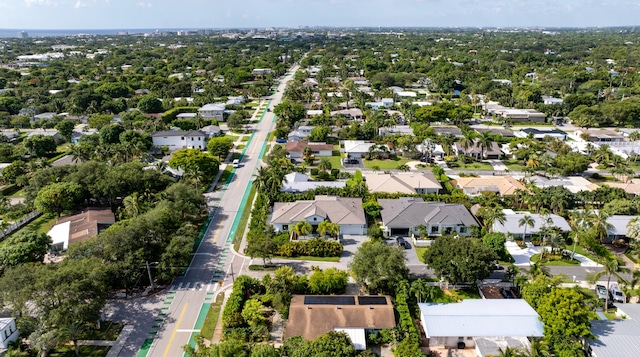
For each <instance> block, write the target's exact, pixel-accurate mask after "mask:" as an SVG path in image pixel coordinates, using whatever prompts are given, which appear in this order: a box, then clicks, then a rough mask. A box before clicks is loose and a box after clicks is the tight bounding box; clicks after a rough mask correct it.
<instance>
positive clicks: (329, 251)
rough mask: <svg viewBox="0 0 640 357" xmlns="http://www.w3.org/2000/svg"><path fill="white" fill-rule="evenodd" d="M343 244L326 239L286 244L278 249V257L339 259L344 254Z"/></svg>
mask: <svg viewBox="0 0 640 357" xmlns="http://www.w3.org/2000/svg"><path fill="white" fill-rule="evenodd" d="M342 250H343V247H342V244H340V242H337V241H332V240H326V239H320V238H316V239H312V240H306V241H295V242H286V243H284V244H282V245H281V246H280V247H278V255H281V256H283V257H299V256H310V257H337V256H339V255H340V254H342Z"/></svg>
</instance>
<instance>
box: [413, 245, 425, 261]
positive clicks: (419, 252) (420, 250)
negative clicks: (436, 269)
mask: <svg viewBox="0 0 640 357" xmlns="http://www.w3.org/2000/svg"><path fill="white" fill-rule="evenodd" d="M414 249H415V250H416V254H417V255H418V259H420V261H421V262H423V263H424V259H422V256H423V255H424V252H426V251H427V249H429V248H427V247H414Z"/></svg>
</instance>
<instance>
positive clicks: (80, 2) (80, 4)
mask: <svg viewBox="0 0 640 357" xmlns="http://www.w3.org/2000/svg"><path fill="white" fill-rule="evenodd" d="M73 7H74V8H76V9H79V8H82V7H89V4H88V3H86V2H82V1H80V0H78V1H76V4H75V5H73Z"/></svg>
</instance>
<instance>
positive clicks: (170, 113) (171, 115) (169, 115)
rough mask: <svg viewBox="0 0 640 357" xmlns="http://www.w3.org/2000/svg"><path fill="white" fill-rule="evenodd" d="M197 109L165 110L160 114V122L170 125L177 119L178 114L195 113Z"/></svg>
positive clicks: (179, 108) (177, 108)
mask: <svg viewBox="0 0 640 357" xmlns="http://www.w3.org/2000/svg"><path fill="white" fill-rule="evenodd" d="M198 109H199V107H175V108H172V109H169V110H167V111H166V112H164V114H162V120H163V121H164V122H165V123H171V122H172V121H173V120H175V119H176V118H177V117H178V114H182V113H197V112H198Z"/></svg>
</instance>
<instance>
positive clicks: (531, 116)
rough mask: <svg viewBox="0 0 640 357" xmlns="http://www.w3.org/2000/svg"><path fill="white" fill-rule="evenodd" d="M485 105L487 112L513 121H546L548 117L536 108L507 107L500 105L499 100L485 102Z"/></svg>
mask: <svg viewBox="0 0 640 357" xmlns="http://www.w3.org/2000/svg"><path fill="white" fill-rule="evenodd" d="M483 107H484V110H485V111H486V112H487V113H489V114H493V115H496V116H500V117H502V118H504V119H509V120H511V121H513V122H538V123H544V121H545V119H546V118H547V116H546V115H545V114H544V113H540V112H538V111H537V110H535V109H515V108H507V107H504V106H502V105H500V104H499V103H498V102H487V103H484V105H483Z"/></svg>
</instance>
